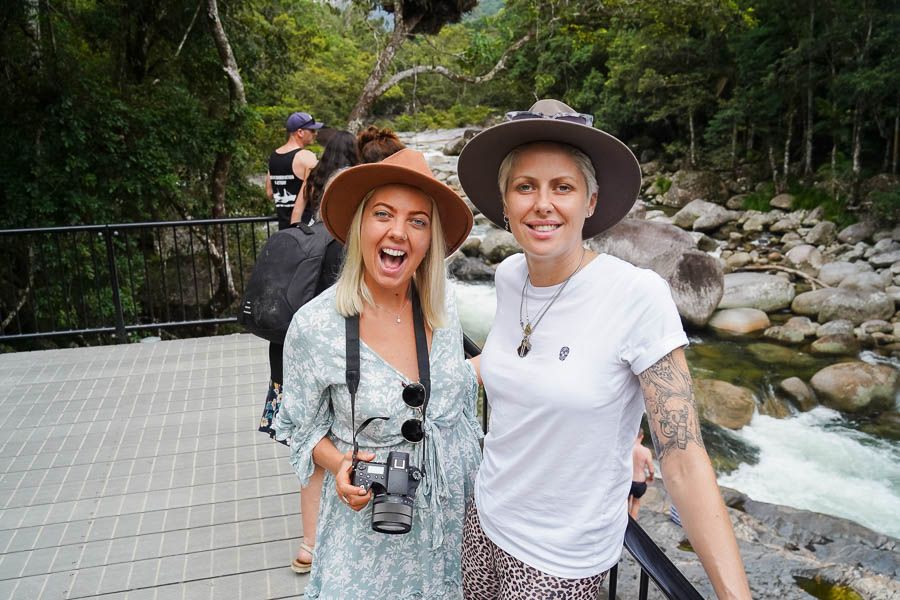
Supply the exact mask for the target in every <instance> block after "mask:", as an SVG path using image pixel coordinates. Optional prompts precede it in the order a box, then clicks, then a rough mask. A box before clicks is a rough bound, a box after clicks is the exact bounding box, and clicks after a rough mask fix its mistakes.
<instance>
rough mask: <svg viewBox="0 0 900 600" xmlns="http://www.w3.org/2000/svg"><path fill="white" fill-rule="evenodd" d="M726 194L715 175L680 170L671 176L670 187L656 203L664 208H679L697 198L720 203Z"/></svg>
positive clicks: (706, 172)
mask: <svg viewBox="0 0 900 600" xmlns="http://www.w3.org/2000/svg"><path fill="white" fill-rule="evenodd" d="M727 194H728V190H727V189H726V187H725V184H724V183H722V180H721V179H720V178H719V176H718V175H716V174H715V173H712V172H709V171H688V170H681V171H678V172H677V173H675V174H674V175H673V176H672V185H671V186H669V189H668V191H667V192H666V193H665V194H663V195H662V196H660V197H659V199H658V201H659V203H660V204H664V205H666V206H674V207H676V208H681V207H683V206H686V205H687V204H688V203H689V202H690V201H691V200H696V199H697V198H700V199H702V200H707V201H709V202H716V203H722V202H724V201H725V198H726V196H727Z"/></svg>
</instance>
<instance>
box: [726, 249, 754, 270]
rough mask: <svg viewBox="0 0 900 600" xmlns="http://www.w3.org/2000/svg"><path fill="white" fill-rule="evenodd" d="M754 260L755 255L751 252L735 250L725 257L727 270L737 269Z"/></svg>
mask: <svg viewBox="0 0 900 600" xmlns="http://www.w3.org/2000/svg"><path fill="white" fill-rule="evenodd" d="M752 262H753V256H752V255H751V254H750V253H749V252H735V253H734V254H732V255H731V256H729V257H728V258H726V259H725V270H726V271H729V272H730V271H736V270H737V269H740V268H741V267H746V266H747V265H749V264H750V263H752Z"/></svg>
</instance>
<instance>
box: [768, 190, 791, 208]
mask: <svg viewBox="0 0 900 600" xmlns="http://www.w3.org/2000/svg"><path fill="white" fill-rule="evenodd" d="M769 206H771V207H772V208H780V209H782V210H791V208H793V206H794V196H793V194H778V195H777V196H775V197H774V198H772V199H771V200H769Z"/></svg>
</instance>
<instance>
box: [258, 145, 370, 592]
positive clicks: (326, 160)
mask: <svg viewBox="0 0 900 600" xmlns="http://www.w3.org/2000/svg"><path fill="white" fill-rule="evenodd" d="M357 163H359V156H358V154H357V150H356V136H354V135H353V134H352V133H350V132H349V131H337V132H335V133H333V134H332V136H331V139H329V140H328V144H327V145H326V146H325V150H324V151H322V160H320V161H319V162H318V164H316V166H315V167H313V168H312V170H311V171H310V172H309V175H308V177H307V178H306V179H305V180H304V182H303V186H302V187H301V189H300V193H299V195H298V198H299V199H298V200H297V202H295V203H294V210H293V213H292V215H291V222H292V223H296V222H298V221H299V220H300V218H301V215H303V214H306V213H307V212H308V213H311V214H312V215H314V216H313V218H312V219H310V220H309V221H304V223H305V224H306V225H310V224H311V223H313V222H315V221H318V220H319V204H320V202H321V200H322V193H323V192H324V191H325V185H326V183H327V182H328V180H329V179H330V178H332V177H333V176H334V175H335V174H337V173H338V172H339V171H341V170H343V169H346V168H348V167H352V166H354V165H356V164H357ZM305 207H308V208H309V210H308V211H304V208H305ZM321 234H322V235H329V234H328V232H327V231H322V232H321ZM342 255H343V253H342V251H341V245H340V244H339V243H337V242H332V243H331V244H329V245H328V248H327V249H326V251H325V257H324V259H323V261H322V274H321V276H320V278H319V281H320V284H318V285H317V286H316V295H318V294H319V293H321V292H322V291H323V290H324V289H325V288H328V287H330V286H331V285H332V284H333V283H334V282H335V281H336V280H337V276H338V273H339V272H340V268H341V260H342ZM273 346H277V348H273V349H272V351H271V352H270V354H269V361H270V365H271V369H272V373H273V385H276V383H275V381H276V380H274V376H275V374H277V375H278V379H277V385H278V389H279V390H281V389H282V386H281V383H282V374H283V352H284V346H282V345H280V344H273ZM278 402H279V403H280V402H281V399H280V398H279V399H278ZM324 475H325V473H324V471H323V470H322V468H321V467H317V468H316V470H315V472H314V473H313V474H312V476H311V477H310V480H309V485H308V486H307V487H306V488H301V489H300V519H301V523H302V527H303V541H302V542H301V543H300V547H299V549H298V550H297V554H296V555H295V556H294V558H293V560H291V570H292V571H294V573H297V574H301V575H302V574H304V573H309V571H310V570H311V569H312V562H313V554H314V552H315V550H314V549H315V545H316V520H317V517H318V513H319V497H320V496H321V495H322V479H323V477H324Z"/></svg>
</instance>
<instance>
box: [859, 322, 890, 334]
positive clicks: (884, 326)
mask: <svg viewBox="0 0 900 600" xmlns="http://www.w3.org/2000/svg"><path fill="white" fill-rule="evenodd" d="M859 329H860V331H862V332H863V333H890V334H893V333H894V326H893V325H892V324H891V323H888V322H887V321H882V320H880V319H873V320H871V321H866V322H864V323H861V324H860V326H859Z"/></svg>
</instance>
